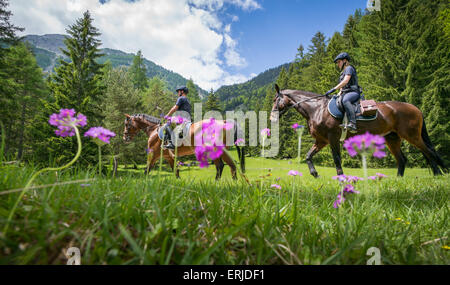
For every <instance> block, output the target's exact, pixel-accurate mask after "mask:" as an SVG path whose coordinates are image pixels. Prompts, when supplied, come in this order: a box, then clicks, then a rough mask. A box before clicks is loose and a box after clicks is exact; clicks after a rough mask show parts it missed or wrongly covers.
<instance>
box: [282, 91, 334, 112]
mask: <svg viewBox="0 0 450 285" xmlns="http://www.w3.org/2000/svg"><path fill="white" fill-rule="evenodd" d="M280 94H281V93H280ZM278 96H279V95H278ZM283 96H288V97H289V99H291V100H292V101H294V100H293V99H292V98H291V97H290V96H289V95H287V94H283ZM325 96H327V95H325V94H324V95H317V96H314V97H311V98H308V99H303V100H300V101H298V102H296V103H295V104H293V105H289V106H287V107H285V108H284V109H283V111H284V112H286V111H287V110H288V109H289V108H292V107H295V106H297V105H298V104H300V103H303V102H306V101H309V100H314V99H317V98H321V97H325ZM277 109H278V100H277ZM284 112H283V113H284Z"/></svg>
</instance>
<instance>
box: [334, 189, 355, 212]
mask: <svg viewBox="0 0 450 285" xmlns="http://www.w3.org/2000/svg"><path fill="white" fill-rule="evenodd" d="M349 194H359V191H356V190H355V187H354V186H353V185H351V184H347V185H345V187H344V189H343V190H342V192H340V193H339V194H338V195H337V199H336V201H334V203H333V207H334V208H338V207H339V206H340V205H341V204H342V203H344V201H345V197H346V196H348V195H349Z"/></svg>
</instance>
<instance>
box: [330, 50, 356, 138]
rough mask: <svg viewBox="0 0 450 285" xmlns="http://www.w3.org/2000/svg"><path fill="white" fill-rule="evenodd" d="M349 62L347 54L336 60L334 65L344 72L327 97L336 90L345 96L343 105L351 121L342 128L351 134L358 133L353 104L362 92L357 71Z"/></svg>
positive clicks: (344, 53)
mask: <svg viewBox="0 0 450 285" xmlns="http://www.w3.org/2000/svg"><path fill="white" fill-rule="evenodd" d="M349 62H350V56H349V55H348V53H346V52H343V53H340V54H339V55H338V56H337V57H336V58H335V59H334V63H336V64H337V65H338V67H339V70H342V72H341V76H340V77H339V84H338V85H337V86H336V87H334V88H333V89H331V90H329V91H328V92H327V93H325V95H327V96H328V95H330V94H332V93H333V92H335V91H336V90H340V92H339V95H341V96H343V99H342V103H343V105H344V108H345V112H346V113H347V116H348V120H349V124H348V125H347V126H344V125H341V127H346V128H348V129H349V130H350V132H356V131H357V129H356V114H355V109H354V107H353V104H354V103H356V102H357V101H358V100H359V99H360V95H361V92H360V88H359V86H358V76H357V75H356V69H355V68H354V67H353V66H351V65H350V63H349Z"/></svg>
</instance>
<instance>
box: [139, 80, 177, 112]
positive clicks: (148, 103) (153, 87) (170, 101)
mask: <svg viewBox="0 0 450 285" xmlns="http://www.w3.org/2000/svg"><path fill="white" fill-rule="evenodd" d="M148 85H149V86H148V88H147V89H146V90H145V91H144V92H142V95H141V97H142V98H141V101H142V104H143V106H144V110H145V112H146V113H147V114H149V115H151V116H155V117H157V118H159V117H160V116H161V115H166V114H167V113H168V112H169V110H170V108H172V107H173V105H175V102H176V100H177V97H176V96H175V95H174V94H173V93H172V92H170V91H169V90H167V87H166V86H167V85H166V83H165V82H164V81H163V80H162V79H161V78H159V77H157V76H155V77H153V78H152V79H151V80H150V82H149V84H148Z"/></svg>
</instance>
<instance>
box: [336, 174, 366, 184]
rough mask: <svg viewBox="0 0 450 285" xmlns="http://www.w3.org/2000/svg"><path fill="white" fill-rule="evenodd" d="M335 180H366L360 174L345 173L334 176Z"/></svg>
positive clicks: (349, 181) (348, 181)
mask: <svg viewBox="0 0 450 285" xmlns="http://www.w3.org/2000/svg"><path fill="white" fill-rule="evenodd" d="M333 179H334V180H339V182H341V183H354V182H357V181H359V180H364V178H361V177H358V176H352V175H345V174H341V175H338V176H333Z"/></svg>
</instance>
